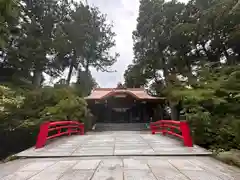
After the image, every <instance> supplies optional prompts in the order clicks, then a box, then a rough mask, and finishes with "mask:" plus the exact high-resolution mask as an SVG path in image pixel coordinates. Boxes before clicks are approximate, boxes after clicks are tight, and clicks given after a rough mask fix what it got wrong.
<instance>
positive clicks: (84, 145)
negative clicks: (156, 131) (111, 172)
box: [17, 131, 211, 157]
mask: <svg viewBox="0 0 240 180" xmlns="http://www.w3.org/2000/svg"><path fill="white" fill-rule="evenodd" d="M209 154H211V153H210V152H208V151H206V150H205V149H203V148H200V147H198V146H194V147H191V148H190V147H184V146H183V142H182V141H180V140H179V141H178V140H176V139H173V138H170V137H167V136H161V135H152V134H150V133H141V132H135V131H132V132H131V131H127V132H124V131H117V132H109V131H108V132H102V133H99V132H98V133H91V134H87V135H84V136H81V135H75V136H70V137H69V136H68V137H62V138H59V139H54V140H53V141H51V142H49V143H48V144H47V145H46V146H45V147H43V148H41V149H35V148H34V147H32V148H30V149H27V150H25V151H22V152H20V153H18V154H17V156H18V157H68V156H101V155H103V156H104V155H105V156H113V155H114V156H121V155H132V156H134V155H160V156H162V155H165V156H166V155H209Z"/></svg>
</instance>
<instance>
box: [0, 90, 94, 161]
mask: <svg viewBox="0 0 240 180" xmlns="http://www.w3.org/2000/svg"><path fill="white" fill-rule="evenodd" d="M75 92H76V91H75V90H74V89H72V88H69V87H62V88H53V87H46V88H41V89H36V90H32V91H26V92H25V93H24V95H22V92H21V96H19V95H18V92H15V91H13V90H11V89H9V88H7V87H3V88H2V87H0V93H1V95H2V96H1V97H2V99H1V101H0V103H1V104H0V107H2V108H1V111H0V142H1V146H0V158H1V157H6V156H8V155H9V154H12V153H16V152H18V151H21V150H24V149H26V148H28V147H29V146H32V145H34V143H35V141H36V136H37V134H38V131H39V126H40V124H41V123H42V122H44V121H59V120H76V121H80V122H83V123H84V124H85V126H86V130H88V129H91V126H92V121H91V118H90V117H91V115H90V112H88V109H87V103H86V102H85V100H84V99H83V98H81V97H79V96H78V95H77V94H76V93H75ZM3 95H4V98H3ZM19 97H20V98H19ZM23 139H24V141H23Z"/></svg>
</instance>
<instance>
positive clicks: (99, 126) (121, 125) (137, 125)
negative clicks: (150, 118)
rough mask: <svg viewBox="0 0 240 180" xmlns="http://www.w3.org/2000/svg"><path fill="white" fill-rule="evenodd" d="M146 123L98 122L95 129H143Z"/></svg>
mask: <svg viewBox="0 0 240 180" xmlns="http://www.w3.org/2000/svg"><path fill="white" fill-rule="evenodd" d="M142 130H146V127H145V123H97V124H96V126H95V131H142Z"/></svg>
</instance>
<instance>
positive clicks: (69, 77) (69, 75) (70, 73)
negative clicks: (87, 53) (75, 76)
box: [67, 61, 73, 85]
mask: <svg viewBox="0 0 240 180" xmlns="http://www.w3.org/2000/svg"><path fill="white" fill-rule="evenodd" d="M72 72H73V61H71V64H70V67H69V71H68V77H67V85H69V84H70V81H71V78H72Z"/></svg>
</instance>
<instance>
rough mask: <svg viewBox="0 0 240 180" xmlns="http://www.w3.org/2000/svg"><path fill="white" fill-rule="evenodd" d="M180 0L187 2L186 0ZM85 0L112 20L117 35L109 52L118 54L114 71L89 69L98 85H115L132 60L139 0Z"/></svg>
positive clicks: (120, 80) (120, 79)
mask: <svg viewBox="0 0 240 180" xmlns="http://www.w3.org/2000/svg"><path fill="white" fill-rule="evenodd" d="M82 1H83V2H86V0H82ZM180 1H182V2H187V1H188V0H180ZM87 2H88V4H89V5H94V6H97V7H98V8H99V9H100V11H101V12H102V13H104V14H106V15H107V19H108V20H109V21H112V22H113V25H114V28H113V31H114V32H115V33H116V34H117V36H116V37H115V40H116V47H115V48H113V49H112V50H111V52H118V53H119V54H120V57H119V58H118V61H117V62H116V63H115V64H114V65H113V67H112V70H116V72H114V73H107V72H97V71H95V70H94V69H91V72H92V74H93V77H94V78H95V79H96V81H97V82H98V84H99V85H100V87H110V88H112V87H116V85H117V83H118V82H123V81H124V79H123V74H124V71H125V69H126V68H127V66H128V65H129V64H131V63H132V60H133V41H132V32H133V31H134V30H135V28H136V24H137V22H136V19H137V17H138V8H139V0H87ZM64 76H65V78H66V77H67V71H66V72H64ZM75 80H76V77H73V78H72V81H75ZM54 81H55V82H56V81H57V80H54Z"/></svg>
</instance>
